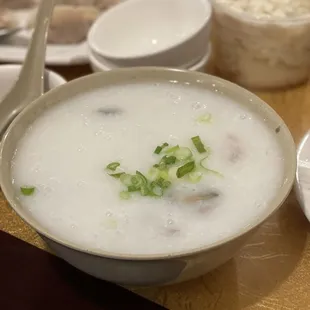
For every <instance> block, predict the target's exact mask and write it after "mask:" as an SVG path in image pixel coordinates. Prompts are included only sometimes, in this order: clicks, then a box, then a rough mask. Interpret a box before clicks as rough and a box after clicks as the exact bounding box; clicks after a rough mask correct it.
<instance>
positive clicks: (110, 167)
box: [107, 162, 120, 171]
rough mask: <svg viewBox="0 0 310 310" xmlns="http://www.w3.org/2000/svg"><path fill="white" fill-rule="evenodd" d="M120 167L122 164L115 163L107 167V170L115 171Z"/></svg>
mask: <svg viewBox="0 0 310 310" xmlns="http://www.w3.org/2000/svg"><path fill="white" fill-rule="evenodd" d="M119 166H120V163H118V162H113V163H110V164H108V165H107V169H108V170H111V171H115V170H116V168H117V167H119Z"/></svg>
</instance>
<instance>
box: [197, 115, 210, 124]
mask: <svg viewBox="0 0 310 310" xmlns="http://www.w3.org/2000/svg"><path fill="white" fill-rule="evenodd" d="M196 120H197V122H198V123H211V122H212V115H211V114H210V113H206V114H203V115H200V116H199V117H197V119H196Z"/></svg>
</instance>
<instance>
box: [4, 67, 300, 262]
mask: <svg viewBox="0 0 310 310" xmlns="http://www.w3.org/2000/svg"><path fill="white" fill-rule="evenodd" d="M154 79H155V80H156V81H163V82H166V81H171V80H178V81H179V82H180V83H187V84H192V85H193V84H194V85H197V84H199V86H200V87H204V88H206V89H210V90H212V91H214V90H215V89H216V90H217V91H218V92H220V93H222V94H223V95H225V96H228V97H230V98H232V99H233V100H236V101H238V102H239V103H240V104H241V105H244V106H246V107H247V108H248V109H250V110H251V111H252V112H253V113H255V114H257V115H259V116H260V117H261V118H262V119H264V121H265V123H266V126H268V127H269V128H270V130H271V131H273V132H275V139H277V141H278V143H279V145H280V147H281V148H282V150H283V156H284V165H285V167H284V177H283V183H282V186H281V187H280V189H279V190H278V192H277V193H276V195H275V197H274V198H273V200H272V201H271V202H270V204H269V205H268V208H266V209H265V210H264V211H263V212H262V213H261V215H260V217H258V218H257V219H255V221H253V223H252V224H250V225H248V226H247V227H244V228H243V229H242V230H240V231H238V232H236V233H235V234H234V235H231V236H230V237H229V238H226V239H224V240H221V241H219V242H215V243H214V244H211V245H209V246H208V247H202V248H198V249H194V250H192V251H187V252H178V253H170V254H169V255H168V254H167V255H136V256H131V255H118V254H114V253H110V252H103V251H87V250H86V249H83V248H81V247H79V246H77V245H75V244H72V243H69V242H68V241H66V240H62V239H60V238H56V237H55V236H53V235H52V234H51V233H49V232H48V231H47V230H46V229H45V228H44V227H42V226H41V224H40V223H39V222H37V221H36V220H35V219H34V218H33V217H32V215H31V214H30V213H28V212H27V211H26V210H25V209H24V208H23V206H22V205H21V204H20V202H19V200H18V199H17V198H16V195H15V192H14V188H13V186H12V171H11V159H12V157H13V155H14V152H15V150H16V146H17V143H18V141H19V139H20V138H21V137H22V136H23V134H24V133H25V130H26V129H27V128H28V127H29V126H30V125H31V123H33V122H34V121H35V120H36V118H37V117H38V116H40V114H41V113H42V112H43V111H45V110H46V109H48V108H50V107H51V106H53V105H56V104H61V102H63V101H65V100H67V99H69V98H72V97H74V96H76V95H78V94H81V93H85V92H90V91H92V90H95V89H98V88H103V87H105V86H108V85H115V84H117V83H127V82H128V83H131V82H132V83H137V82H139V81H141V82H145V81H150V82H152V81H154ZM0 156H1V157H0V158H1V160H2V162H1V165H0V181H1V187H2V190H3V193H4V195H5V197H6V198H7V200H8V201H9V203H10V205H11V206H12V207H13V209H14V210H15V211H16V212H17V213H18V214H19V215H20V216H21V217H22V218H23V219H24V220H25V221H26V222H27V223H29V224H30V225H31V226H32V227H33V228H34V229H35V230H37V231H38V232H39V233H41V234H42V235H44V236H46V237H47V238H49V239H51V240H54V241H56V242H58V243H60V244H63V245H65V246H67V247H70V248H73V249H77V250H80V251H85V252H88V253H92V254H94V255H103V256H107V257H113V258H117V259H138V260H145V259H146V260H149V259H155V258H156V259H163V258H166V257H180V256H184V255H190V254H193V253H197V252H200V251H203V250H208V249H211V248H214V247H217V246H219V245H221V244H224V243H226V242H229V241H231V240H234V239H235V238H237V237H239V236H241V235H243V234H245V233H246V232H248V231H250V230H251V229H253V228H255V227H256V226H257V225H259V224H261V223H262V222H263V221H264V220H265V219H266V218H267V217H268V216H270V215H271V214H272V213H273V212H274V211H275V210H276V209H277V208H278V207H280V205H281V204H282V202H283V201H284V200H285V198H286V197H287V195H288V194H289V192H290V190H291V188H292V185H293V182H294V178H295V171H296V150H295V145H294V141H293V139H292V136H291V134H290V131H289V130H288V128H287V126H286V125H285V124H284V122H283V120H282V119H281V118H280V117H279V116H278V115H277V114H276V113H275V111H274V110H272V109H271V108H270V107H269V106H268V105H267V104H266V103H264V102H263V101H262V100H260V99H259V98H258V97H256V96H255V95H253V94H252V93H250V92H248V91H247V90H245V89H243V88H241V87H239V86H237V85H235V84H232V83H230V82H228V81H225V80H222V79H220V78H217V77H214V76H211V75H207V74H202V73H197V72H189V71H181V70H173V69H162V68H151V67H149V68H136V69H118V70H113V71H109V72H104V73H97V74H93V75H89V76H86V77H83V78H80V79H77V80H74V81H72V82H69V83H67V84H65V85H63V86H60V87H57V88H55V89H53V90H51V91H50V92H48V93H46V94H45V95H44V96H42V97H40V98H39V99H38V100H36V101H35V102H33V103H32V104H30V105H29V106H28V107H27V108H26V109H25V110H24V111H23V112H22V113H21V114H19V116H18V117H17V118H16V119H15V120H14V121H13V123H12V124H11V125H10V127H9V129H8V131H7V132H6V134H5V135H4V138H3V141H2V144H1V149H0Z"/></svg>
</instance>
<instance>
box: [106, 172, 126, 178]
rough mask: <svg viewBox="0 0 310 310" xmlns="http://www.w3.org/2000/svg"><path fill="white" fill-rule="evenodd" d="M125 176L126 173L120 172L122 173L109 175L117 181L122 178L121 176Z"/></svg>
mask: <svg viewBox="0 0 310 310" xmlns="http://www.w3.org/2000/svg"><path fill="white" fill-rule="evenodd" d="M123 174H125V172H120V173H112V174H109V176H110V177H113V178H115V179H119V178H120V177H121V175H123Z"/></svg>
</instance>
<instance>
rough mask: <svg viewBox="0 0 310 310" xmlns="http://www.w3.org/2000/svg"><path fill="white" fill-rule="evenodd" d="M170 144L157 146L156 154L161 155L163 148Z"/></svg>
mask: <svg viewBox="0 0 310 310" xmlns="http://www.w3.org/2000/svg"><path fill="white" fill-rule="evenodd" d="M168 145H169V144H168V143H167V142H165V143H163V144H162V145H161V146H157V147H156V149H155V151H154V153H155V154H157V155H158V154H160V153H161V151H162V150H163V148H165V147H167V146H168Z"/></svg>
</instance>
